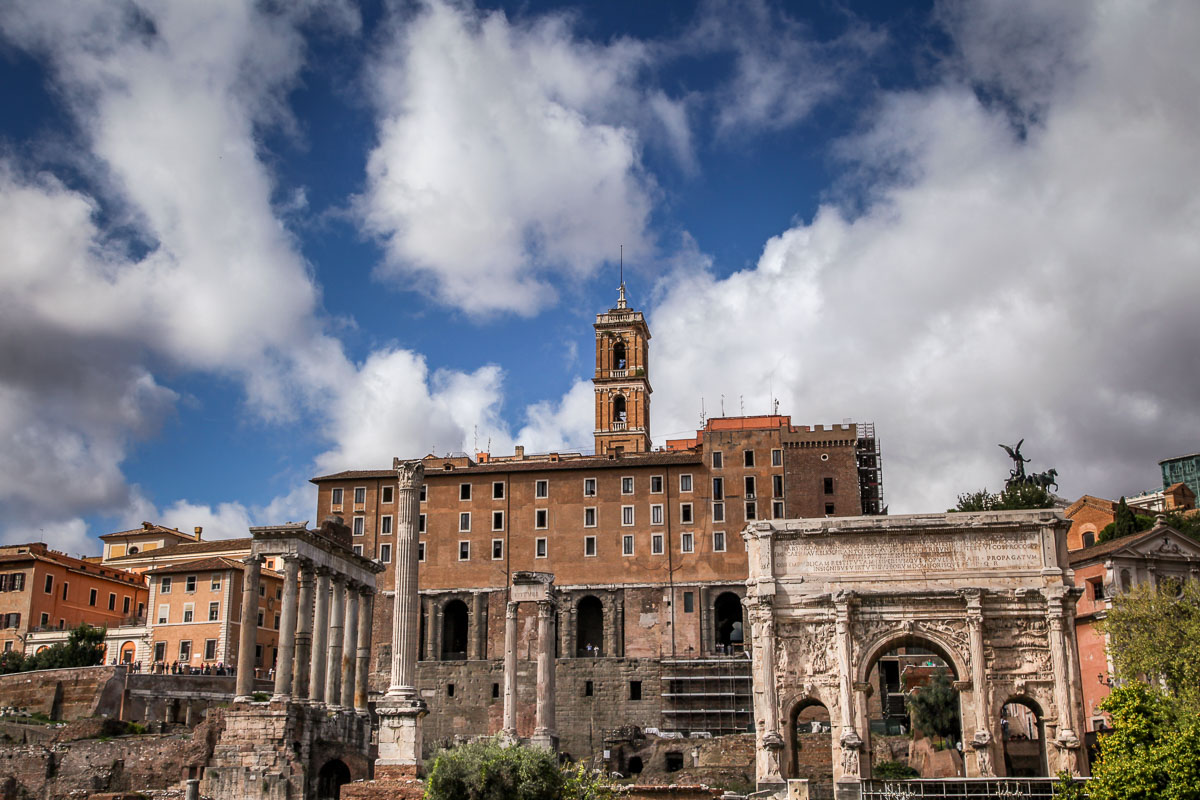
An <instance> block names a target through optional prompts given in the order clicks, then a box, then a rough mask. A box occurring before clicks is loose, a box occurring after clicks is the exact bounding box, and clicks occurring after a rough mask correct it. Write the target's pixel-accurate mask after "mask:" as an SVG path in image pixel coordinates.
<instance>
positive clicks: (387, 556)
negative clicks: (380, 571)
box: [379, 544, 392, 564]
mask: <svg viewBox="0 0 1200 800" xmlns="http://www.w3.org/2000/svg"><path fill="white" fill-rule="evenodd" d="M379 560H380V561H382V562H383V563H384V564H390V563H392V546H391V544H381V545H379Z"/></svg>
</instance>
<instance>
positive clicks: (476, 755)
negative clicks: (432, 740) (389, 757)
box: [425, 737, 564, 800]
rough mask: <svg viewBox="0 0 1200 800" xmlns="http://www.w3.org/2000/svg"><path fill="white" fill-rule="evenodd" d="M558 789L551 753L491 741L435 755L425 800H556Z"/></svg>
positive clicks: (558, 774)
mask: <svg viewBox="0 0 1200 800" xmlns="http://www.w3.org/2000/svg"><path fill="white" fill-rule="evenodd" d="M563 784H564V776H563V773H562V771H561V770H559V768H558V761H557V758H556V756H555V754H554V753H552V752H551V751H549V750H545V749H542V748H540V747H524V746H522V745H506V744H505V743H504V742H502V741H501V740H500V739H499V738H498V737H493V738H491V739H482V740H480V741H477V742H471V743H470V744H465V745H461V746H459V747H455V748H453V749H450V750H443V751H442V752H440V753H438V754H437V756H436V757H435V758H434V761H433V767H432V768H431V769H430V771H429V778H428V780H427V781H426V783H425V799H426V800H558V798H559V797H560V795H561V792H562V789H563Z"/></svg>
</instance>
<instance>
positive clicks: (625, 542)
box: [621, 533, 633, 556]
mask: <svg viewBox="0 0 1200 800" xmlns="http://www.w3.org/2000/svg"><path fill="white" fill-rule="evenodd" d="M621 555H623V556H631V555H633V534H630V533H627V534H625V535H624V536H622V537H621Z"/></svg>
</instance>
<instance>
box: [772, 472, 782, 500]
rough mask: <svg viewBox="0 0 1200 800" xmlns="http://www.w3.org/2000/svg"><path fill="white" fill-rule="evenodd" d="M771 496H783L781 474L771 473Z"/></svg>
mask: <svg viewBox="0 0 1200 800" xmlns="http://www.w3.org/2000/svg"><path fill="white" fill-rule="evenodd" d="M771 496H772V497H783V476H782V475H772V476H771Z"/></svg>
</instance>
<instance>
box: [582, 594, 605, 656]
mask: <svg viewBox="0 0 1200 800" xmlns="http://www.w3.org/2000/svg"><path fill="white" fill-rule="evenodd" d="M575 629H576V632H575V655H576V656H599V655H602V652H601V651H602V646H601V645H602V644H603V642H604V605H603V604H602V603H601V602H600V600H599V599H598V598H596V597H593V596H592V595H590V594H589V595H588V596H587V597H584V598H583V599H581V600H580V601H579V605H578V606H576V608H575Z"/></svg>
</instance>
